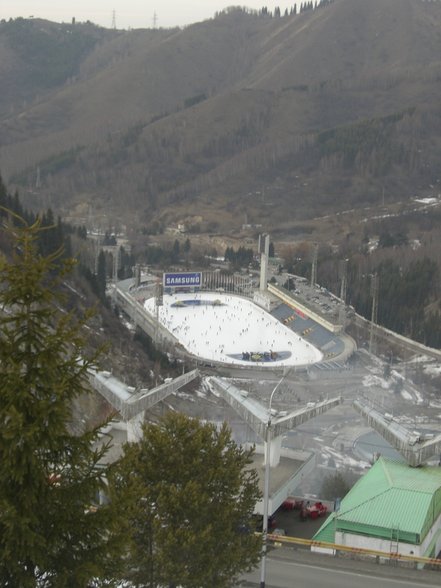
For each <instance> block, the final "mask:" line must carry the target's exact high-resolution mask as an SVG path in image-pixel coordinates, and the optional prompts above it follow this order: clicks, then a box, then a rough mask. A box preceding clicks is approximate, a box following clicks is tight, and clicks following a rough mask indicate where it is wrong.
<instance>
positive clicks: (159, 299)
mask: <svg viewBox="0 0 441 588" xmlns="http://www.w3.org/2000/svg"><path fill="white" fill-rule="evenodd" d="M163 292H164V291H163V288H162V282H161V280H159V279H158V281H157V282H156V286H155V303H156V304H155V311H156V312H155V345H157V344H158V334H159V307H160V306H162V305H163V304H164V295H163Z"/></svg>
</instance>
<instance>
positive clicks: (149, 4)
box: [0, 0, 300, 29]
mask: <svg viewBox="0 0 441 588" xmlns="http://www.w3.org/2000/svg"><path fill="white" fill-rule="evenodd" d="M294 3H295V0H292V1H291V2H290V1H287V0H283V1H277V0H274V1H273V0H269V1H268V0H247V1H245V2H240V1H239V2H237V1H234V0H232V1H228V0H74V1H73V2H66V0H0V19H9V18H16V17H17V16H23V17H25V18H28V17H29V16H35V17H40V18H45V19H48V20H53V21H56V22H70V21H71V20H72V17H73V16H74V17H75V18H76V20H77V21H80V22H82V21H86V20H90V21H92V22H94V23H95V24H99V25H101V26H104V27H110V26H111V25H112V17H113V11H115V21H116V26H117V28H121V29H126V28H129V27H131V28H146V27H151V26H153V15H154V14H155V12H156V16H157V26H159V27H172V26H176V25H179V26H181V25H186V24H191V23H194V22H199V21H201V20H206V19H207V18H212V17H213V16H214V14H215V12H216V11H220V10H223V9H224V8H226V7H228V6H247V7H248V8H254V9H259V8H261V7H262V6H267V7H268V9H269V10H273V9H274V7H275V6H279V7H280V9H281V10H282V11H284V10H285V8H287V7H288V8H289V7H291V6H292V5H293V4H294ZM297 3H298V4H299V5H300V0H298V2H297Z"/></svg>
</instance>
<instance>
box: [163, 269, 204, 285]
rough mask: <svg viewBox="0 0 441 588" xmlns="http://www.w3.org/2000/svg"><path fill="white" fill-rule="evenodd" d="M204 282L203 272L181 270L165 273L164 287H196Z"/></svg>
mask: <svg viewBox="0 0 441 588" xmlns="http://www.w3.org/2000/svg"><path fill="white" fill-rule="evenodd" d="M201 283H202V273H201V272H180V273H177V274H169V273H166V274H164V288H194V287H199V286H200V285H201Z"/></svg>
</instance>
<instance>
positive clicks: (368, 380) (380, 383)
mask: <svg viewBox="0 0 441 588" xmlns="http://www.w3.org/2000/svg"><path fill="white" fill-rule="evenodd" d="M363 386H365V387H366V388H370V387H371V386H376V387H380V388H383V390H389V389H390V383H389V382H387V381H386V380H385V379H384V378H380V377H379V376H374V375H372V374H370V375H368V376H365V377H364V378H363Z"/></svg>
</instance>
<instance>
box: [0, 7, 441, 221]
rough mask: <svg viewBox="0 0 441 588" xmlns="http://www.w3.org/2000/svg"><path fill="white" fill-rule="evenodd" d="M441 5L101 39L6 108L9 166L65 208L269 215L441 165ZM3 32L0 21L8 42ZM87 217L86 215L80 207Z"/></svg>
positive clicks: (225, 217) (413, 183)
mask: <svg viewBox="0 0 441 588" xmlns="http://www.w3.org/2000/svg"><path fill="white" fill-rule="evenodd" d="M440 30H441V3H439V2H431V3H428V2H421V1H420V0H372V1H370V2H365V1H364V2H363V1H362V0H335V1H334V2H332V3H331V4H326V5H321V6H320V7H319V8H318V9H317V10H309V11H305V12H303V13H302V14H300V15H293V16H289V17H283V18H269V17H265V16H258V15H254V14H247V13H245V12H244V11H241V10H231V11H229V12H228V13H226V14H221V15H220V16H219V17H217V18H215V19H213V20H211V21H207V22H204V23H200V24H198V25H194V26H191V27H188V28H186V29H184V30H179V29H176V30H168V31H130V32H127V33H118V34H117V35H113V37H111V38H106V39H102V40H101V41H100V43H99V44H97V45H96V46H95V47H94V49H93V50H92V51H89V52H88V54H87V56H86V57H85V58H84V59H83V60H82V62H81V63H80V64H79V66H78V73H77V75H76V76H75V78H74V79H72V80H71V81H70V83H69V84H68V85H64V86H63V87H62V88H59V89H57V90H55V91H54V92H52V93H50V94H48V95H47V96H46V97H45V99H44V100H43V99H42V100H41V101H40V102H39V103H38V104H36V105H35V106H33V107H32V108H26V109H25V110H23V111H22V112H21V113H20V114H19V115H16V116H9V117H3V119H2V120H1V121H0V138H1V139H0V141H1V145H2V147H1V150H0V165H1V167H2V169H3V172H4V173H6V175H7V176H9V177H10V178H11V180H13V181H14V182H15V184H16V185H17V186H18V187H20V186H21V187H23V186H29V185H31V186H32V185H33V184H35V181H36V177H37V166H38V167H39V171H40V173H39V175H38V178H39V180H40V182H41V186H39V188H38V190H37V191H36V192H35V191H34V193H33V194H32V199H33V201H35V202H38V201H39V199H40V200H41V201H42V202H45V203H50V204H51V205H52V206H54V207H55V208H56V209H58V210H61V211H63V213H65V214H73V215H76V214H77V215H82V214H84V203H87V210H88V213H87V214H88V216H89V218H90V217H94V218H95V219H96V218H98V217H100V216H103V215H105V217H106V218H107V220H106V222H110V219H111V218H112V217H118V218H120V217H121V214H122V215H123V217H124V220H125V221H127V222H128V221H130V222H136V223H138V224H141V225H143V224H149V223H151V222H152V220H158V221H160V222H163V223H168V222H171V221H176V220H179V219H180V218H181V219H182V218H183V217H185V216H192V215H194V216H199V217H201V218H202V219H203V221H204V222H205V223H206V224H211V225H213V223H217V224H218V225H219V226H222V227H224V228H225V227H226V226H231V227H234V228H235V230H236V229H237V227H238V226H240V224H241V223H242V222H243V218H244V216H245V214H246V215H247V218H248V219H249V220H250V221H253V222H258V220H259V219H262V218H264V219H265V223H266V224H267V226H266V228H268V229H271V230H273V229H274V227H276V226H278V225H281V224H282V223H283V224H289V223H290V222H291V223H292V222H294V221H295V219H298V218H308V217H312V216H314V215H316V214H318V213H319V212H320V213H321V212H323V211H338V210H342V209H344V208H346V207H353V206H360V205H361V206H364V205H365V204H366V203H374V202H376V201H379V199H381V193H382V191H384V186H387V191H388V195H389V198H390V199H391V200H394V199H395V200H398V199H401V198H403V197H405V198H406V197H410V196H411V195H413V194H414V193H415V192H417V193H419V192H422V191H423V192H424V191H426V192H427V191H428V186H429V185H435V184H436V181H437V178H438V177H439V176H440V170H439V161H440V155H441V142H440V138H439V137H440V136H441V133H440V130H441V105H440V102H439V98H438V97H439V91H440V80H441V35H440V33H439V31H440ZM1 42H2V38H1V30H0V43H1ZM82 220H84V218H82Z"/></svg>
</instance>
